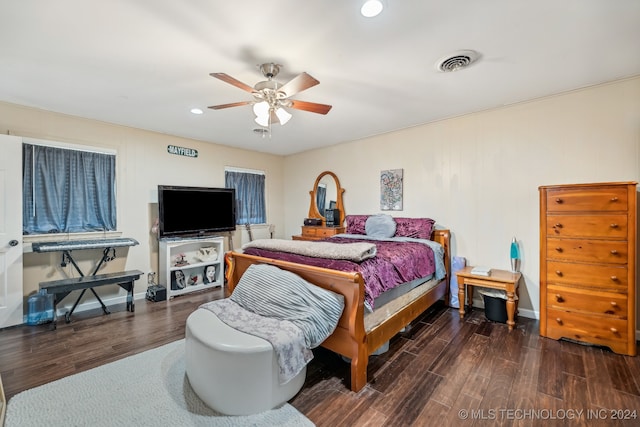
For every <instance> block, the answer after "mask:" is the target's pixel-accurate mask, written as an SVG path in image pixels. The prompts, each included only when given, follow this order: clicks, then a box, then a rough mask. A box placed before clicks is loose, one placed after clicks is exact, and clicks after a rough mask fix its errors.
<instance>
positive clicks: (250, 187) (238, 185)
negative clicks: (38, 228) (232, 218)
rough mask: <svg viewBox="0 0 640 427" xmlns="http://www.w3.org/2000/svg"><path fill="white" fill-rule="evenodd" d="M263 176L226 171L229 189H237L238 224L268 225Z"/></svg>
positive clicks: (225, 178) (225, 176) (226, 183)
mask: <svg viewBox="0 0 640 427" xmlns="http://www.w3.org/2000/svg"><path fill="white" fill-rule="evenodd" d="M264 180H265V176H264V175H262V174H256V173H248V172H236V171H225V172H224V182H225V186H226V187H227V188H235V189H236V224H266V222H267V215H266V206H265V198H264V190H265V186H264Z"/></svg>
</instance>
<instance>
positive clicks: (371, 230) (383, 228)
mask: <svg viewBox="0 0 640 427" xmlns="http://www.w3.org/2000/svg"><path fill="white" fill-rule="evenodd" d="M364 229H365V231H366V232H367V236H371V237H382V238H390V237H393V236H394V235H395V234H396V222H395V221H394V220H393V217H392V216H391V215H386V214H378V215H371V216H370V217H369V218H367V222H366V223H365V224H364Z"/></svg>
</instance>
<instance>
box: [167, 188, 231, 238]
mask: <svg viewBox="0 0 640 427" xmlns="http://www.w3.org/2000/svg"><path fill="white" fill-rule="evenodd" d="M158 209H159V211H160V215H159V224H158V225H159V232H160V238H161V239H163V238H164V239H167V238H180V237H204V236H209V235H213V234H217V233H219V232H221V231H232V230H235V229H236V190H235V189H233V188H211V187H181V186H174V185H158Z"/></svg>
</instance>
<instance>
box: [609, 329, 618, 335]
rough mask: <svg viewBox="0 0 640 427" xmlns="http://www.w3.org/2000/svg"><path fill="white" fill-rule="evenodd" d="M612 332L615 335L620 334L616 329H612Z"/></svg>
mask: <svg viewBox="0 0 640 427" xmlns="http://www.w3.org/2000/svg"><path fill="white" fill-rule="evenodd" d="M610 330H611V332H613V333H614V334H617V333H618V330H617V329H616V328H610Z"/></svg>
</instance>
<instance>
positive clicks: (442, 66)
mask: <svg viewBox="0 0 640 427" xmlns="http://www.w3.org/2000/svg"><path fill="white" fill-rule="evenodd" d="M479 58H480V54H479V53H478V52H476V51H475V50H459V51H457V52H454V53H452V54H450V55H447V56H445V57H444V58H442V59H441V60H440V61H438V62H437V63H436V68H437V69H438V70H439V71H442V72H445V73H448V72H451V71H459V70H462V69H463V68H467V67H468V66H470V65H471V64H473V63H474V62H476V61H477V60H478V59H479Z"/></svg>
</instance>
